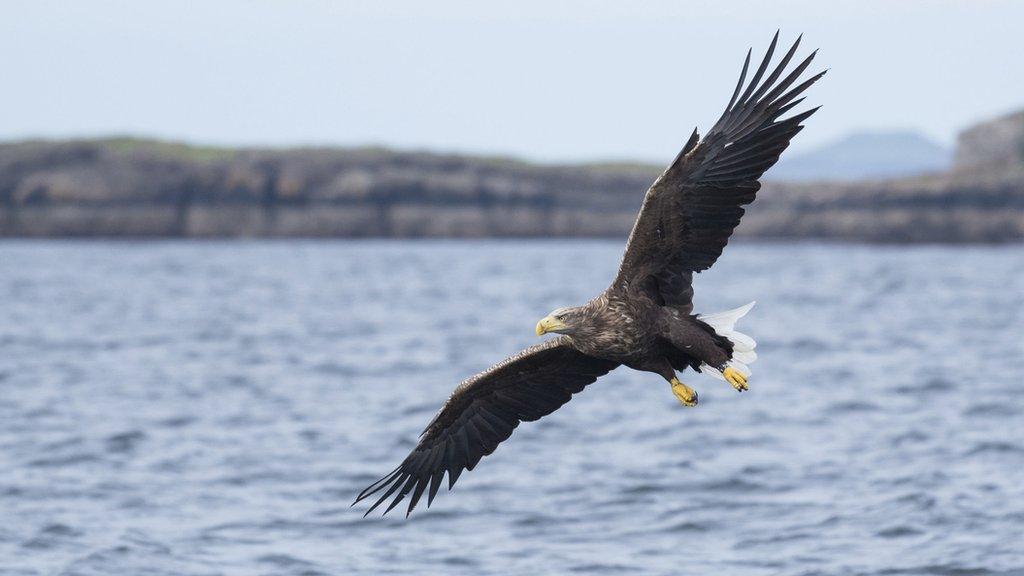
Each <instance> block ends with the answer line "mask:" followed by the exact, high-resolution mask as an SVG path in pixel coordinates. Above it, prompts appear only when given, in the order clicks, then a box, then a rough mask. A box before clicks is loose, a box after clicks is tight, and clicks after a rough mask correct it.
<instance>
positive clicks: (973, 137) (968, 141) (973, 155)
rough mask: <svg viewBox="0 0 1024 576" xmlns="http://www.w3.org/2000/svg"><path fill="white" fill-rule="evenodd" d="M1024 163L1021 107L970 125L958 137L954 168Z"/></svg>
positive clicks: (998, 167) (1008, 166)
mask: <svg viewBox="0 0 1024 576" xmlns="http://www.w3.org/2000/svg"><path fill="white" fill-rule="evenodd" d="M1020 166H1024V110H1021V111H1020V112H1017V113H1014V114H1009V115H1006V116H1002V117H1000V118H996V119H995V120H990V121H988V122H984V123H982V124H978V125H976V126H972V127H971V128H968V129H967V130H964V131H963V132H961V133H960V136H959V137H958V138H957V146H956V156H955V157H954V160H953V168H954V170H958V171H965V170H967V171H970V170H998V171H1002V170H1007V169H1010V170H1012V169H1013V168H1015V167H1016V168H1019V167H1020Z"/></svg>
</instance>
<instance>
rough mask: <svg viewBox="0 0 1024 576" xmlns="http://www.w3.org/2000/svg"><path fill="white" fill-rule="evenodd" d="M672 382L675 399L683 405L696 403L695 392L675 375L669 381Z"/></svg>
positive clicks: (694, 404)
mask: <svg viewBox="0 0 1024 576" xmlns="http://www.w3.org/2000/svg"><path fill="white" fill-rule="evenodd" d="M669 384H672V394H674V395H675V397H676V399H677V400H679V403H680V404H682V405H683V406H696V405H697V392H696V391H695V390H694V389H693V388H690V387H689V386H687V385H686V384H683V383H682V382H680V381H679V378H676V377H675V376H673V377H672V380H670V381H669Z"/></svg>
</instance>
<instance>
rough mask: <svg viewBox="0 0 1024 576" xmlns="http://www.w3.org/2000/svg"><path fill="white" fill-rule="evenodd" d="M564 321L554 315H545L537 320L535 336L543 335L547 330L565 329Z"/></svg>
mask: <svg viewBox="0 0 1024 576" xmlns="http://www.w3.org/2000/svg"><path fill="white" fill-rule="evenodd" d="M565 328H566V326H565V323H564V322H562V321H561V320H558V319H557V318H555V317H554V316H545V317H543V318H541V319H540V322H537V336H543V335H544V334H547V333H548V332H556V331H558V330H565Z"/></svg>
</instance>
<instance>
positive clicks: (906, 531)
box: [875, 526, 924, 539]
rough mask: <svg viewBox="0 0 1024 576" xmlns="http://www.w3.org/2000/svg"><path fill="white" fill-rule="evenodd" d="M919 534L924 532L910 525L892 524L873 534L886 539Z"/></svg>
mask: <svg viewBox="0 0 1024 576" xmlns="http://www.w3.org/2000/svg"><path fill="white" fill-rule="evenodd" d="M921 534H924V532H923V531H921V530H918V529H917V528H912V527H910V526H893V527H892V528H886V529H884V530H879V531H878V532H875V536H878V537H879V538H886V539H892V538H906V537H909V536H920V535H921Z"/></svg>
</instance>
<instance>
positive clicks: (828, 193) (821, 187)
mask: <svg viewBox="0 0 1024 576" xmlns="http://www.w3.org/2000/svg"><path fill="white" fill-rule="evenodd" d="M968 133H970V131H968ZM968 133H965V135H966V134H968ZM974 138H977V137H973V136H972V137H971V138H967V137H966V136H965V139H962V143H961V146H968V147H969V146H973V144H972V142H973V141H974V140H973V139H974ZM980 139H981V140H982V141H985V142H988V140H987V139H986V138H985V137H984V136H981V137H980ZM964 154H967V156H966V157H970V154H980V155H981V157H986V158H987V157H988V156H985V154H984V153H978V152H971V153H962V152H959V151H958V158H962V157H965V156H964ZM978 165H979V164H978V163H977V162H974V161H972V162H967V161H961V163H960V165H959V168H958V169H957V170H954V171H952V172H950V173H949V174H946V175H940V176H932V177H928V178H914V179H900V180H888V181H877V182H869V183H855V184H828V183H821V184H799V185H795V184H783V183H768V184H766V185H765V187H764V189H763V190H762V192H761V193H760V194H759V196H758V200H757V202H756V203H755V204H754V205H753V207H752V209H750V210H749V214H748V215H747V216H746V217H745V218H744V221H743V224H742V225H741V227H740V230H739V232H738V233H739V234H743V235H748V236H758V237H776V238H836V239H849V240H863V241H878V242H918V241H920V242H925V241H927V242H998V241H1014V240H1021V239H1024V170H1021V169H1020V168H1019V166H1018V165H1016V164H1014V163H1013V162H1008V163H1006V162H1004V163H1001V164H999V168H998V169H992V168H990V167H989V166H990V165H989V164H985V167H984V168H978ZM658 170H659V169H658V168H654V167H648V166H628V165H616V166H612V165H579V166H541V165H535V164H527V163H522V162H517V161H512V160H507V159H495V158H472V157H465V156H455V155H438V154H428V153H407V152H390V151H385V150H378V149H293V150H230V149H215V148H195V147H188V146H182V145H175V144H169V143H163V142H153V141H140V140H125V139H120V140H118V139H110V140H90V141H74V142H59V143H47V142H26V143H18V144H7V145H0V236H8V237H12V236H19V237H51V236H57V237H68V236H113V237H178V236H180V237H254V236H262V237H421V236H432V237H483V236H526V237H539V236H615V237H625V235H626V234H628V232H629V229H630V227H631V226H632V223H633V219H634V218H635V215H636V211H637V210H638V208H639V207H640V203H641V201H642V198H643V193H644V191H645V190H646V188H647V187H648V186H649V185H650V183H651V182H652V181H653V179H654V178H655V177H656V176H657V174H658Z"/></svg>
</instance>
